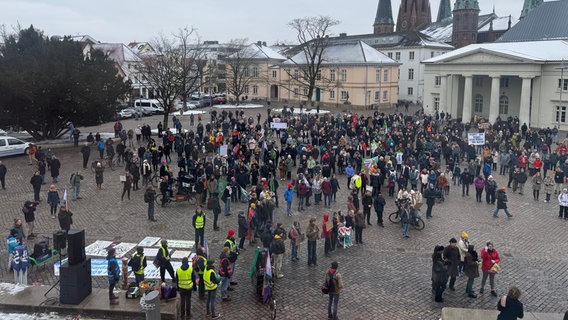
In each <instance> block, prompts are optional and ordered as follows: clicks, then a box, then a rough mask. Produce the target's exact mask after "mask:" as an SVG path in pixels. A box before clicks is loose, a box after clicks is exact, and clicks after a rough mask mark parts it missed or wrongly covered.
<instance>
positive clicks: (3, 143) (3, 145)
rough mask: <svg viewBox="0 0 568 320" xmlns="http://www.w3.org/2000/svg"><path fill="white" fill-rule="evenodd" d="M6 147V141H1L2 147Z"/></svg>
mask: <svg viewBox="0 0 568 320" xmlns="http://www.w3.org/2000/svg"><path fill="white" fill-rule="evenodd" d="M5 146H6V140H4V139H0V147H5Z"/></svg>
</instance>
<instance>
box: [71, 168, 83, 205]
mask: <svg viewBox="0 0 568 320" xmlns="http://www.w3.org/2000/svg"><path fill="white" fill-rule="evenodd" d="M81 180H83V175H82V174H80V173H79V171H77V172H75V173H73V174H72V175H71V178H70V179H69V182H70V183H71V187H73V190H72V191H71V200H76V199H81V196H80V192H81Z"/></svg>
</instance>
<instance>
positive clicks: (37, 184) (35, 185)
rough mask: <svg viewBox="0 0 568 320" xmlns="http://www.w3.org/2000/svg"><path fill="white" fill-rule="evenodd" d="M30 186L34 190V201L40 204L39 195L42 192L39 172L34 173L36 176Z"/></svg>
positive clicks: (31, 180)
mask: <svg viewBox="0 0 568 320" xmlns="http://www.w3.org/2000/svg"><path fill="white" fill-rule="evenodd" d="M30 184H31V185H32V187H33V188H34V201H36V202H39V201H41V200H40V198H39V193H40V191H41V184H42V182H41V176H40V175H39V171H36V172H34V175H33V176H32V178H31V179H30Z"/></svg>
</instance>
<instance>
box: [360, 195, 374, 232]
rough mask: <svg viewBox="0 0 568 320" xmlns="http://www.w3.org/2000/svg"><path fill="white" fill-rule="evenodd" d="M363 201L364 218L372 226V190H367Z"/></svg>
mask: <svg viewBox="0 0 568 320" xmlns="http://www.w3.org/2000/svg"><path fill="white" fill-rule="evenodd" d="M361 202H362V204H363V214H364V216H365V217H364V218H365V219H367V224H368V225H370V226H371V225H372V224H371V208H372V207H373V198H372V197H371V192H370V191H365V194H364V195H363V199H362V200H361ZM363 223H364V221H363Z"/></svg>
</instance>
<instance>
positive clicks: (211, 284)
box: [203, 269, 217, 291]
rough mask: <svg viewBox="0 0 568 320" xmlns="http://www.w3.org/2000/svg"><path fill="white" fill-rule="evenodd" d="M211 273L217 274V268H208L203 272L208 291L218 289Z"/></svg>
mask: <svg viewBox="0 0 568 320" xmlns="http://www.w3.org/2000/svg"><path fill="white" fill-rule="evenodd" d="M211 274H213V276H214V277H216V276H217V275H216V274H215V270H213V269H207V270H205V272H204V273H203V281H204V282H205V290H207V291H213V290H216V289H217V284H216V283H215V282H212V281H211Z"/></svg>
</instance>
